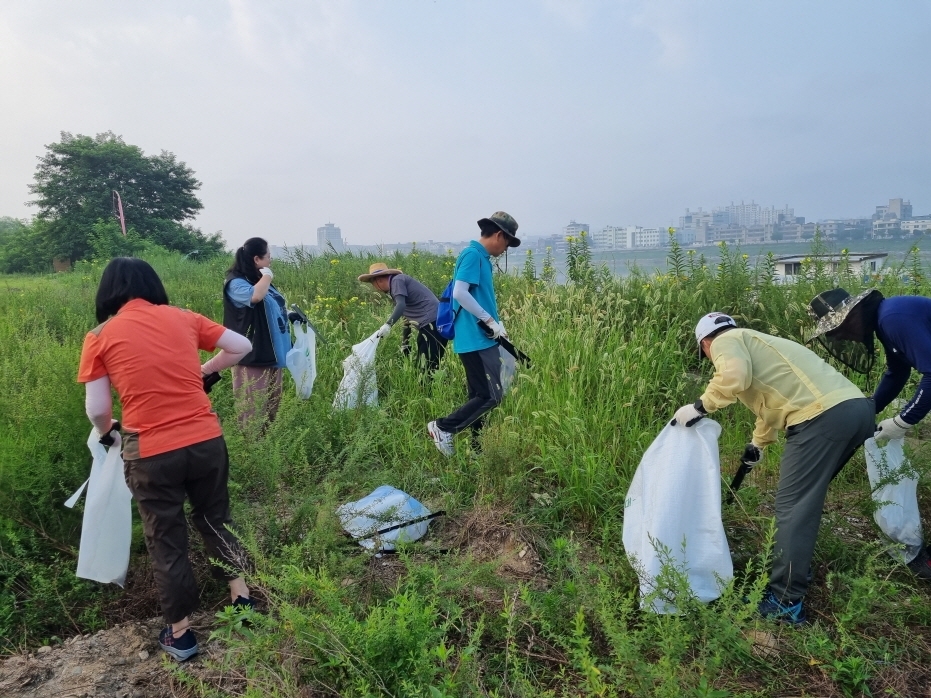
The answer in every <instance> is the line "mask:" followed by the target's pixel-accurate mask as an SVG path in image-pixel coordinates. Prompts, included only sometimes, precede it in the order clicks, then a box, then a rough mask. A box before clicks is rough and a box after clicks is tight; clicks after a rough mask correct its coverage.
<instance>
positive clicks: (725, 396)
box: [701, 334, 753, 412]
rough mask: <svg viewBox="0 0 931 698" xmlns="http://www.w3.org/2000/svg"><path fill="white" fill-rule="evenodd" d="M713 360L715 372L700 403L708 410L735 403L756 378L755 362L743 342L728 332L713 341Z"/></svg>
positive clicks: (711, 410) (712, 410)
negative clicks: (754, 377) (734, 339)
mask: <svg viewBox="0 0 931 698" xmlns="http://www.w3.org/2000/svg"><path fill="white" fill-rule="evenodd" d="M711 360H712V361H713V362H714V376H713V377H712V378H711V382H710V383H708V387H707V388H705V392H704V394H703V395H702V396H701V404H702V405H704V407H705V410H706V411H708V412H714V411H715V410H719V409H721V408H722V407H727V406H728V405H733V404H734V403H735V402H737V396H738V395H740V393H742V392H744V391H745V390H746V389H747V388H749V387H750V381H751V380H752V379H753V370H752V369H753V365H752V363H751V361H750V354H749V353H748V352H747V348H746V347H745V346H744V344H743V342H740V341H733V340H731V338H730V337H728V336H727V335H726V334H725V335H721V336H720V337H718V338H717V339H715V341H714V342H713V343H712V345H711Z"/></svg>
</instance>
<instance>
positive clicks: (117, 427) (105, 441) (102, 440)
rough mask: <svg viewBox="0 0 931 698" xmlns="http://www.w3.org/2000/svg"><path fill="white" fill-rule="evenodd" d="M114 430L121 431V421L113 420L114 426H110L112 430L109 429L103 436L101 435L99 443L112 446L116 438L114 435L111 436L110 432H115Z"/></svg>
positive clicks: (108, 446)
mask: <svg viewBox="0 0 931 698" xmlns="http://www.w3.org/2000/svg"><path fill="white" fill-rule="evenodd" d="M114 431H115V432H117V433H119V431H120V423H119V422H113V426H111V427H110V431H108V432H107V433H106V434H104V435H103V436H101V437H100V441H99V442H98V443H100V444H103V445H104V446H106V447H107V448H110V446H112V445H113V444H115V443H116V439H114V438H113V437H112V436H110V434H111V433H112V432H114Z"/></svg>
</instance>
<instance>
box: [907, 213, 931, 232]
mask: <svg viewBox="0 0 931 698" xmlns="http://www.w3.org/2000/svg"><path fill="white" fill-rule="evenodd" d="M928 231H931V216H919V217H917V218H913V219H912V220H910V221H902V233H904V234H906V235H914V234H915V233H922V232H928Z"/></svg>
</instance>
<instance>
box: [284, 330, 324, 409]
mask: <svg viewBox="0 0 931 698" xmlns="http://www.w3.org/2000/svg"><path fill="white" fill-rule="evenodd" d="M285 365H286V366H287V367H288V370H289V371H290V372H291V377H292V378H294V385H295V387H296V388H297V396H298V397H299V398H300V399H301V400H306V399H307V398H309V397H310V394H311V393H312V392H313V389H314V380H315V379H316V378H317V335H316V333H315V332H314V331H313V330H312V329H310V328H309V327H308V326H307V325H305V324H304V323H303V322H298V323H295V325H294V345H293V346H292V347H291V350H290V351H289V352H288V353H287V355H286V356H285Z"/></svg>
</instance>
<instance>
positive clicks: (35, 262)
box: [0, 218, 52, 274]
mask: <svg viewBox="0 0 931 698" xmlns="http://www.w3.org/2000/svg"><path fill="white" fill-rule="evenodd" d="M44 231H45V225H44V224H43V223H41V222H38V221H35V222H33V223H26V222H23V221H18V220H15V219H13V218H0V274H21V273H27V274H37V273H46V272H50V271H51V270H52V261H51V260H52V254H51V252H50V251H49V250H48V249H47V245H46V237H45V235H44Z"/></svg>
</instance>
